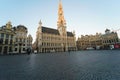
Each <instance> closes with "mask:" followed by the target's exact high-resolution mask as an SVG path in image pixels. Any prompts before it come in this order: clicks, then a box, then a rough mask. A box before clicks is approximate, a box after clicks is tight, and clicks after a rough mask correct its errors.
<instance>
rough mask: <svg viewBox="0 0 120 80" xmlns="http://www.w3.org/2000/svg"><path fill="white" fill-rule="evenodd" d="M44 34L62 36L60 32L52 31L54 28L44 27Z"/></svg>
mask: <svg viewBox="0 0 120 80" xmlns="http://www.w3.org/2000/svg"><path fill="white" fill-rule="evenodd" d="M42 32H43V33H48V34H55V35H60V34H59V31H58V30H56V29H52V28H47V27H43V26H42Z"/></svg>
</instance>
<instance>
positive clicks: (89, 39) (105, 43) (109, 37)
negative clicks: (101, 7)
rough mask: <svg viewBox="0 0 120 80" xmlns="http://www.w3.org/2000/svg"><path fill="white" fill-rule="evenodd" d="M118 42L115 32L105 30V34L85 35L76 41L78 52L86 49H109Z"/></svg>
mask: <svg viewBox="0 0 120 80" xmlns="http://www.w3.org/2000/svg"><path fill="white" fill-rule="evenodd" d="M118 42H119V38H118V35H117V33H116V32H111V31H110V30H109V29H106V30H105V34H98V33H97V34H96V35H85V36H81V37H80V38H78V40H77V47H78V49H79V50H85V49H88V48H90V47H91V48H93V49H110V46H111V45H115V44H116V43H118Z"/></svg>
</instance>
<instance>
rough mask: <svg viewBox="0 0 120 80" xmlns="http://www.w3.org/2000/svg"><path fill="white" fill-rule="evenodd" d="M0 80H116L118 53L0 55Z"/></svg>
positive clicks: (119, 74)
mask: <svg viewBox="0 0 120 80" xmlns="http://www.w3.org/2000/svg"><path fill="white" fill-rule="evenodd" d="M0 80H120V51H118V50H117V51H116V50H113V51H112V50H103V51H76V52H70V53H67V52H65V53H46V54H31V55H27V54H26V55H6V56H0Z"/></svg>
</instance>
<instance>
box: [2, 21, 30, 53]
mask: <svg viewBox="0 0 120 80" xmlns="http://www.w3.org/2000/svg"><path fill="white" fill-rule="evenodd" d="M27 32H28V31H27V28H26V27H25V26H23V25H18V26H17V27H12V25H11V22H8V23H7V24H6V25H5V26H2V27H0V54H12V53H26V49H27V48H28V47H32V36H31V35H29V36H28V37H27Z"/></svg>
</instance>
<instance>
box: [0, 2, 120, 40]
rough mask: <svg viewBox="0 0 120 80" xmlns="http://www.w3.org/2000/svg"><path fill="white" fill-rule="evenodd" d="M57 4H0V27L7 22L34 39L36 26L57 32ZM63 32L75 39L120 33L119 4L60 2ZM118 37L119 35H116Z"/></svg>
mask: <svg viewBox="0 0 120 80" xmlns="http://www.w3.org/2000/svg"><path fill="white" fill-rule="evenodd" d="M58 2H59V0H0V26H2V25H5V24H6V23H7V22H8V21H11V22H12V25H13V26H17V25H19V24H22V25H25V26H26V27H27V28H28V34H31V35H32V36H33V38H34V39H35V37H36V31H37V27H38V23H39V21H40V20H41V21H42V23H43V26H46V27H50V28H56V29H57V18H58V14H57V12H58ZM62 4H63V10H64V16H65V20H66V23H67V31H73V30H75V32H76V37H78V36H80V35H85V34H95V33H96V32H100V33H104V31H105V29H106V28H109V29H111V30H117V29H120V9H119V8H120V5H119V4H120V0H62ZM118 34H119V35H120V31H118Z"/></svg>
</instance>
